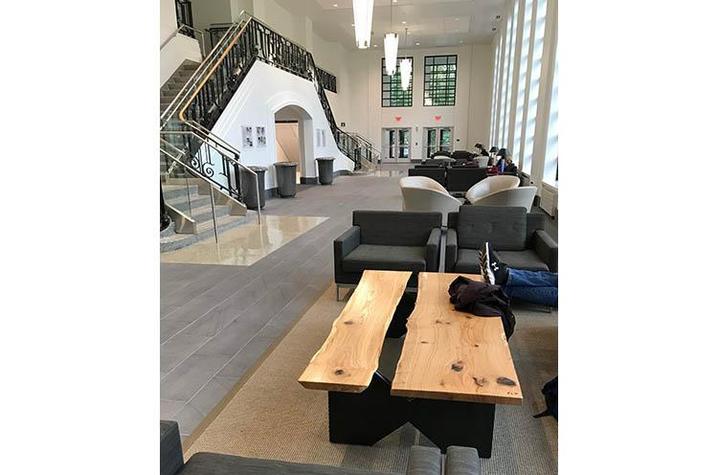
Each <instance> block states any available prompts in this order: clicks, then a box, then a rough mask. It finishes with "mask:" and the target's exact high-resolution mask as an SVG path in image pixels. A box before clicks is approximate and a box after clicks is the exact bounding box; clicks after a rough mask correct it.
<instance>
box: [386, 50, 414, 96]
mask: <svg viewBox="0 0 718 475" xmlns="http://www.w3.org/2000/svg"><path fill="white" fill-rule="evenodd" d="M402 59H408V60H409V61H411V64H412V69H413V65H414V58H412V57H403V58H397V59H396V64H397V65H398V64H399V63H401V60H402ZM411 76H412V78H411V79H410V80H409V87H408V88H407V90H406V91H404V90H403V89H402V88H401V74H399V68H397V70H396V72H395V73H394V74H393V75H391V76H389V75H388V74H386V61H385V59H384V58H381V106H382V107H411V106H412V104H413V102H412V94H413V92H414V79H413V76H414V75H413V74H412V75H411Z"/></svg>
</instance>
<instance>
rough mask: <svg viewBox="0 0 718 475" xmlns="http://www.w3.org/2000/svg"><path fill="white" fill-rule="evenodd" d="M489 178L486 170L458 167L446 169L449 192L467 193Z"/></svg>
mask: <svg viewBox="0 0 718 475" xmlns="http://www.w3.org/2000/svg"><path fill="white" fill-rule="evenodd" d="M486 176H487V169H486V168H479V167H457V168H447V169H446V188H447V189H448V190H449V191H467V190H468V189H469V188H471V187H472V186H474V185H475V184H476V183H478V182H480V181H481V180H483V179H484V178H486Z"/></svg>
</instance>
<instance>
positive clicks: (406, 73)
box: [399, 28, 411, 91]
mask: <svg viewBox="0 0 718 475" xmlns="http://www.w3.org/2000/svg"><path fill="white" fill-rule="evenodd" d="M404 34H405V37H406V42H407V44H409V29H408V28H404ZM399 72H400V73H401V89H402V90H403V91H406V90H407V89H409V83H410V82H411V59H409V58H404V59H402V60H401V63H399Z"/></svg>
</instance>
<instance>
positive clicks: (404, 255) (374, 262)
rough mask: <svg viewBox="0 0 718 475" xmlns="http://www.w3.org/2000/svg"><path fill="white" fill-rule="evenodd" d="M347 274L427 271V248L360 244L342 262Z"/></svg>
mask: <svg viewBox="0 0 718 475" xmlns="http://www.w3.org/2000/svg"><path fill="white" fill-rule="evenodd" d="M342 268H343V269H344V271H346V272H362V271H365V270H410V271H414V272H423V271H425V270H426V247H423V246H377V245H373V244H359V246H358V247H357V248H356V249H354V250H353V251H352V252H350V253H349V254H347V256H346V257H345V258H344V260H343V261H342Z"/></svg>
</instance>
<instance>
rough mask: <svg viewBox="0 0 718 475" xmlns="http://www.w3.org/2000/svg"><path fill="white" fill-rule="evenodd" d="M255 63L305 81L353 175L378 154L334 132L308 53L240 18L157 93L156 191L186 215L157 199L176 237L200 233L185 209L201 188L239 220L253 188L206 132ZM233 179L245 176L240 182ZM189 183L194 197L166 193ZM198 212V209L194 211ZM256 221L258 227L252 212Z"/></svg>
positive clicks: (236, 161)
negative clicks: (158, 175)
mask: <svg viewBox="0 0 718 475" xmlns="http://www.w3.org/2000/svg"><path fill="white" fill-rule="evenodd" d="M213 44H215V42H214V41H213ZM257 60H259V61H263V62H265V63H267V64H269V65H272V66H274V67H277V68H279V69H282V70H284V71H287V72H289V73H292V74H294V75H296V76H298V77H301V78H303V79H306V80H308V81H310V82H312V84H313V85H314V87H315V89H316V91H317V95H318V97H319V101H320V103H321V105H322V108H323V110H324V113H325V114H326V117H327V121H328V122H329V125H330V128H331V131H332V135H333V136H334V139H335V141H336V144H337V146H338V148H339V150H340V151H341V152H342V153H343V154H344V155H346V156H347V157H349V158H350V159H351V160H352V161H353V162H354V169H355V170H367V169H369V170H371V169H372V168H374V166H375V165H376V164H378V163H379V154H378V153H377V151H376V149H374V148H373V147H372V145H371V143H370V142H369V141H367V140H365V139H363V138H361V137H359V136H357V135H352V134H349V133H347V132H345V131H343V130H342V129H340V128H339V127H338V126H337V123H336V120H335V119H334V114H333V113H332V109H331V107H330V105H329V101H328V100H327V96H326V93H325V91H324V85H323V83H321V81H320V74H319V69H318V68H317V66H316V65H315V63H314V58H313V56H312V54H311V53H310V52H308V51H307V50H306V49H304V48H303V47H301V46H299V45H298V44H296V43H293V42H292V41H290V40H288V39H287V38H285V37H283V36H282V35H280V34H278V33H277V32H275V31H274V30H272V29H271V28H269V27H268V26H267V25H265V24H264V23H262V22H260V21H259V20H257V19H256V18H253V17H252V16H250V15H248V14H246V13H244V12H243V13H242V14H241V15H240V21H239V22H238V23H233V24H231V25H229V26H228V27H227V30H226V32H225V33H224V35H223V36H222V37H221V38H220V39H219V40H217V42H216V44H215V45H214V47H213V49H212V51H211V52H210V53H209V54H208V55H207V56H206V57H205V58H204V60H203V61H202V63H201V64H200V65H196V64H191V63H190V64H183V65H182V66H181V67H180V68H179V69H178V71H177V72H175V74H174V75H173V76H172V77H171V78H170V79H169V80H168V81H167V83H166V84H165V85H164V86H163V87H162V89H161V96H160V158H161V160H160V163H161V165H160V171H161V173H162V176H163V179H162V183H163V184H164V185H163V190H164V189H165V188H166V192H167V193H170V194H172V193H177V194H178V195H179V194H181V193H184V194H185V195H187V194H188V193H189V195H190V199H189V202H188V203H187V209H186V210H183V209H181V208H177V207H176V206H179V203H178V202H175V201H173V200H172V199H169V198H168V197H167V196H166V194H167V193H166V194H165V204H166V208H167V209H168V214H169V215H170V216H171V217H172V219H173V221H175V231H176V232H177V233H190V234H193V235H195V236H200V235H202V233H203V232H205V231H206V229H205V228H206V222H207V221H206V220H205V221H202V220H200V219H199V217H202V218H204V217H206V213H204V214H201V215H199V216H194V215H193V216H189V215H188V213H189V212H190V210H193V211H192V213H194V208H193V207H192V206H191V205H192V199H191V197H192V196H194V195H193V193H194V194H197V195H199V193H198V192H199V191H200V190H202V188H206V189H207V193H209V190H213V193H209V194H210V197H215V196H216V197H217V199H214V200H213V201H216V202H218V203H219V204H220V205H224V204H226V205H227V206H228V215H227V216H244V215H246V214H247V208H246V206H245V205H244V204H243V201H244V196H246V193H247V192H248V190H249V187H252V186H254V187H256V174H255V173H254V172H253V171H251V170H250V169H248V168H247V167H245V166H244V165H243V164H242V163H241V162H240V152H239V151H238V150H237V149H236V148H234V147H233V146H232V145H231V144H228V143H227V142H225V141H224V140H223V139H222V138H220V137H218V136H216V135H214V134H213V133H212V132H211V129H212V126H213V125H214V124H215V123H216V122H217V120H218V119H219V117H220V115H221V114H222V112H223V111H224V109H225V107H226V106H227V104H228V103H229V101H230V100H231V99H232V96H233V95H234V94H235V92H236V91H237V90H238V89H239V87H240V85H241V83H242V80H243V79H244V77H245V76H246V75H247V73H248V72H249V70H250V69H251V68H252V65H253V64H254V62H255V61H257ZM248 175H249V176H250V178H251V177H252V176H253V177H254V181H252V180H251V179H250V180H247V176H248ZM241 176H245V178H244V180H242V178H241ZM190 177H191V178H193V179H194V180H197V182H196V184H197V185H198V188H197V189H196V190H192V189H190V186H189V185H188V184H187V183H185V184H184V185H182V184H178V186H180V187H182V189H181V190H179V191H178V190H177V189H173V188H171V185H172V184H174V183H175V182H174V181H173V180H177V183H181V181H182V179H183V178H184V179H185V180H187V179H189V178H190ZM248 181H249V183H248ZM200 185H201V186H200ZM168 186H169V187H168ZM197 199H199V198H197ZM185 201H187V200H186V199H185ZM198 204H199V203H198ZM210 204H212V203H210ZM214 204H215V205H216V203H214ZM205 206H206V204H205ZM199 208H202V210H203V211H204V210H205V208H203V207H202V206H200V207H199ZM196 218H197V219H196ZM223 218H225V216H223ZM226 219H227V220H228V221H227V222H223V224H222V226H224V225H225V224H226V225H229V221H231V220H230V219H229V218H226ZM257 219H258V220H261V213H260V212H258V213H257ZM202 226H205V227H204V228H203V227H202ZM219 228H220V226H219V223H218V226H216V227H214V225H213V228H212V231H213V232H214V235H215V239H217V236H218V234H219V230H220V229H219ZM170 237H171V236H165V237H164V238H167V242H169V241H176V242H187V241H188V240H182V239H180V238H176V239H174V238H173V239H170ZM164 238H163V239H164ZM167 246H169V244H167Z"/></svg>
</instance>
